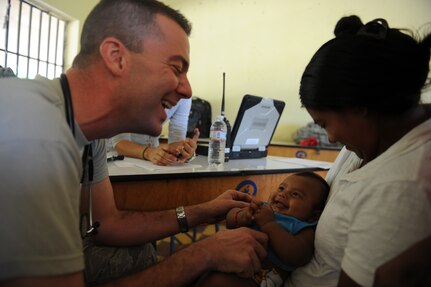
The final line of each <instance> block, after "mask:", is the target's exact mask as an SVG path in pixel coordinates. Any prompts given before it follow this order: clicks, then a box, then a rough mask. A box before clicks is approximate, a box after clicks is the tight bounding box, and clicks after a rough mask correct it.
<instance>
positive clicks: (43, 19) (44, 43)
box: [0, 0, 66, 79]
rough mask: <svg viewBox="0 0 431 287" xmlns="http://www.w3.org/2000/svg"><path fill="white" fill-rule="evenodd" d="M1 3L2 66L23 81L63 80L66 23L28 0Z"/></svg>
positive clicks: (0, 52) (0, 48) (0, 56)
mask: <svg viewBox="0 0 431 287" xmlns="http://www.w3.org/2000/svg"><path fill="white" fill-rule="evenodd" d="M0 2H3V4H0V12H1V16H4V20H3V26H2V27H0V65H1V66H3V67H9V68H11V69H12V70H13V71H14V72H15V74H16V75H17V76H18V77H20V78H34V77H35V76H36V75H37V74H39V75H42V76H44V77H47V78H49V79H52V78H55V77H59V76H60V74H61V73H62V72H63V66H64V62H63V54H64V41H65V30H66V22H65V21H63V20H61V19H59V18H57V17H55V16H53V15H52V14H51V13H50V12H49V11H45V10H42V9H40V8H38V7H36V6H34V5H32V4H30V3H29V2H27V1H24V0H7V1H4V0H2V1H0Z"/></svg>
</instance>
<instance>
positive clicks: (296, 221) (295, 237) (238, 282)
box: [199, 171, 329, 287]
mask: <svg viewBox="0 0 431 287" xmlns="http://www.w3.org/2000/svg"><path fill="white" fill-rule="evenodd" d="M328 193H329V186H328V184H327V183H326V181H325V180H324V179H323V178H322V177H321V176H320V175H318V174H316V173H313V172H307V171H306V172H297V173H293V174H291V175H289V176H287V177H286V178H285V179H284V180H283V181H282V182H281V183H280V185H279V187H278V188H277V189H276V190H274V191H273V192H271V194H270V196H269V198H268V201H267V202H256V201H253V202H251V203H250V206H248V207H245V208H237V207H236V208H233V209H232V210H230V211H229V212H228V214H227V216H226V227H227V228H238V227H242V226H248V227H252V228H255V229H257V230H261V231H263V232H264V233H266V234H267V235H268V238H269V250H270V251H269V253H268V259H267V260H266V261H267V262H266V263H265V264H264V268H263V269H262V270H260V271H259V272H258V273H256V274H255V275H254V276H253V278H241V277H239V276H237V275H235V274H223V273H214V274H209V275H207V276H205V277H204V279H201V281H200V283H199V284H200V285H201V286H207V287H210V286H224V287H228V286H265V287H266V286H274V287H275V286H282V284H283V280H284V279H285V278H286V277H287V276H288V274H289V273H290V271H292V270H294V269H295V268H297V267H299V266H302V265H304V264H306V263H307V262H309V261H310V260H311V257H312V256H313V250H314V230H315V227H316V225H317V221H318V219H319V217H320V214H321V213H322V211H323V208H324V206H325V202H326V198H327V196H328Z"/></svg>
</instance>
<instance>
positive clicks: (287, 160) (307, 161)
mask: <svg viewBox="0 0 431 287" xmlns="http://www.w3.org/2000/svg"><path fill="white" fill-rule="evenodd" d="M273 160H276V161H281V162H285V163H293V164H298V165H302V166H306V167H318V168H322V169H330V168H331V166H332V164H333V162H328V161H318V160H310V159H304V158H297V157H283V158H281V157H277V159H274V158H273Z"/></svg>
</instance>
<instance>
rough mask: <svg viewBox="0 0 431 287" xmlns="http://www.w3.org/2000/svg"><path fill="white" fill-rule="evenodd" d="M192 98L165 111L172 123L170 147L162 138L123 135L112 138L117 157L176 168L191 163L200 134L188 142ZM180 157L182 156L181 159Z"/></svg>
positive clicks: (196, 130) (197, 131)
mask: <svg viewBox="0 0 431 287" xmlns="http://www.w3.org/2000/svg"><path fill="white" fill-rule="evenodd" d="M190 107H191V98H189V99H181V100H180V101H179V102H178V104H177V105H176V106H174V107H171V108H169V109H166V110H165V112H166V115H167V117H166V120H169V134H168V143H167V144H164V143H162V144H160V143H159V137H152V136H149V135H143V134H134V133H123V134H118V135H116V136H114V137H112V138H111V142H112V146H113V147H114V149H115V150H116V152H117V153H118V154H121V155H124V156H128V157H133V158H139V159H144V160H148V161H151V162H152V163H154V164H157V165H175V164H179V163H183V162H188V161H190V160H192V159H193V158H194V156H195V151H196V148H197V140H198V138H199V130H198V129H195V133H194V136H193V138H191V139H190V138H186V132H187V123H188V119H189V113H190ZM178 155H180V156H178Z"/></svg>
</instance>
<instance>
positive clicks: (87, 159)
mask: <svg viewBox="0 0 431 287" xmlns="http://www.w3.org/2000/svg"><path fill="white" fill-rule="evenodd" d="M60 84H61V90H62V91H63V97H64V108H65V112H66V121H67V124H68V125H69V127H70V129H71V131H72V134H73V137H75V120H74V117H73V104H72V97H71V95H70V87H69V82H68V81H67V78H66V75H65V74H61V76H60ZM87 163H88V165H87ZM87 166H88V182H87V184H88V209H87V210H88V212H87V213H84V214H82V215H81V221H80V230H81V237H82V238H85V237H87V236H89V235H96V234H97V228H98V227H99V226H100V223H99V222H97V221H96V222H94V223H93V210H92V196H91V186H92V182H93V176H94V164H93V149H92V146H91V143H90V144H87V145H86V146H85V147H84V153H83V154H82V170H83V172H82V177H81V189H86V187H85V185H84V181H85V180H84V177H85V174H86V173H87V170H86V167H87Z"/></svg>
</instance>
